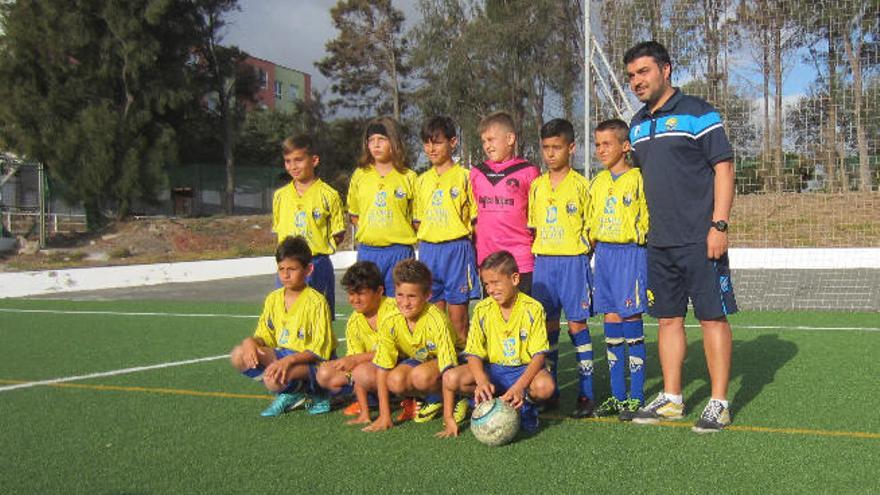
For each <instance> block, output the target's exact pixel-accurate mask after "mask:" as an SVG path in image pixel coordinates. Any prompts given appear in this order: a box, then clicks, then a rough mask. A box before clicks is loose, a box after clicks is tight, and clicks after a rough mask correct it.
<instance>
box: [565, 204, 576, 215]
mask: <svg viewBox="0 0 880 495" xmlns="http://www.w3.org/2000/svg"><path fill="white" fill-rule="evenodd" d="M577 211H578V206H577V205H576V204H575V203H574V201H569V202H568V204H567V205H565V212H566V213H568V214H569V215H574V214H575V213H577Z"/></svg>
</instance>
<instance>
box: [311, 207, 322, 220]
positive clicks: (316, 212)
mask: <svg viewBox="0 0 880 495" xmlns="http://www.w3.org/2000/svg"><path fill="white" fill-rule="evenodd" d="M312 218H314V219H315V220H320V219H321V210H319V209H318V208H315V209H314V210H312Z"/></svg>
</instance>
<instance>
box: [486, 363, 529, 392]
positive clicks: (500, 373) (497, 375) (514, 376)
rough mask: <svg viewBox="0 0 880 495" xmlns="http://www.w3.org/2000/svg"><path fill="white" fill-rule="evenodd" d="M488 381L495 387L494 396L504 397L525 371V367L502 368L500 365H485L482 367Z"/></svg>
mask: <svg viewBox="0 0 880 495" xmlns="http://www.w3.org/2000/svg"><path fill="white" fill-rule="evenodd" d="M484 367H485V369H486V374H487V375H489V381H490V382H492V385H495V394H496V395H504V394H505V393H506V392H507V389H509V388H510V387H511V386H513V384H514V383H516V381H517V380H519V377H521V376H522V374H523V373H525V371H526V365H521V366H504V365H501V364H492V363H487V364H486V365H484Z"/></svg>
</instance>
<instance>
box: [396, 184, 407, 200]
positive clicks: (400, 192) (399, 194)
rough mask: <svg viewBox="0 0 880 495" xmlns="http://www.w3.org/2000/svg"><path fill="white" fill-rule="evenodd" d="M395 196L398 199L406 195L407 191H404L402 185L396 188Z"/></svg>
mask: <svg viewBox="0 0 880 495" xmlns="http://www.w3.org/2000/svg"><path fill="white" fill-rule="evenodd" d="M394 197H395V198H397V199H403V198H405V197H406V191H404V190H403V188H402V187H398V188H397V189H395V190H394Z"/></svg>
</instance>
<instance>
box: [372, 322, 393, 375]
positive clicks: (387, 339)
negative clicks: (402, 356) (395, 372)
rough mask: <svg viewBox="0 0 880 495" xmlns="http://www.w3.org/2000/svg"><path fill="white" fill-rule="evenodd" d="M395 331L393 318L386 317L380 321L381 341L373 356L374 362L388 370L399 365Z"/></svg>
mask: <svg viewBox="0 0 880 495" xmlns="http://www.w3.org/2000/svg"><path fill="white" fill-rule="evenodd" d="M393 331H394V319H393V318H386V319H385V320H383V321H382V322H380V323H379V343H378V345H377V346H376V354H375V355H374V356H373V364H375V365H376V366H378V367H380V368H383V369H386V370H390V369H392V368H394V367H395V366H397V343H396V342H395V341H394V335H393V334H392V332H393Z"/></svg>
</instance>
